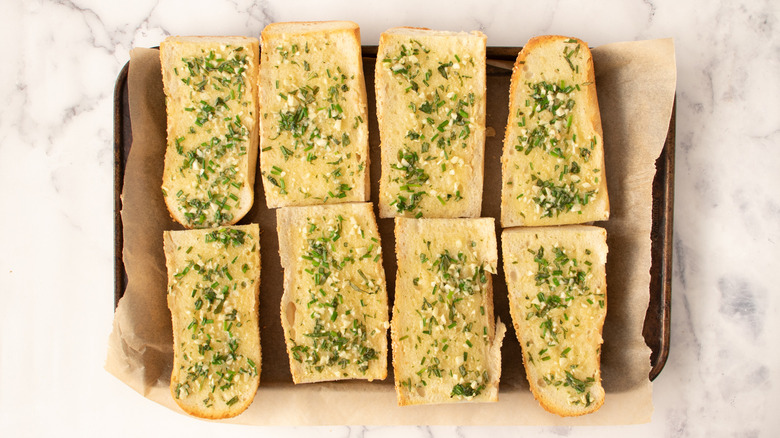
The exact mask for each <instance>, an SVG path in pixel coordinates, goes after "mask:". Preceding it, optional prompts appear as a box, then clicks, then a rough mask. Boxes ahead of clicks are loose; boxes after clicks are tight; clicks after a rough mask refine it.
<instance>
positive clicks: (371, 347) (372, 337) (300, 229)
mask: <svg viewBox="0 0 780 438" xmlns="http://www.w3.org/2000/svg"><path fill="white" fill-rule="evenodd" d="M277 227H278V233H279V253H280V255H281V262H282V267H283V268H284V295H283V296H282V302H281V318H282V326H283V328H284V333H285V340H286V342H287V352H288V355H289V359H290V369H291V372H292V377H293V381H294V382H295V383H305V382H318V381H329V380H341V379H367V380H369V381H370V380H374V379H380V380H381V379H384V378H385V377H386V376H387V329H388V327H389V323H388V304H387V289H386V286H385V274H384V269H383V268H382V246H381V242H380V240H379V231H378V229H377V225H376V220H375V219H374V214H373V208H372V205H371V204H370V203H356V204H332V205H322V206H305V207H284V208H281V209H279V210H277Z"/></svg>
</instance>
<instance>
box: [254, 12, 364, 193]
mask: <svg viewBox="0 0 780 438" xmlns="http://www.w3.org/2000/svg"><path fill="white" fill-rule="evenodd" d="M262 42H263V52H262V60H261V64H260V148H261V152H260V154H261V159H260V168H261V172H262V175H263V187H264V189H265V195H266V201H267V204H268V207H269V208H276V207H283V206H294V205H314V204H325V203H342V202H355V201H367V200H368V198H369V180H368V170H369V169H368V160H369V156H368V116H367V108H366V86H365V80H364V77H363V61H362V57H361V48H360V29H359V28H358V26H357V24H355V23H352V22H346V21H333V22H304V23H273V24H270V25H268V26H266V28H265V29H264V30H263V32H262Z"/></svg>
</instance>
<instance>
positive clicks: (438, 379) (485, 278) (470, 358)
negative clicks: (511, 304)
mask: <svg viewBox="0 0 780 438" xmlns="http://www.w3.org/2000/svg"><path fill="white" fill-rule="evenodd" d="M395 236H396V255H397V257H398V271H397V277H396V291H395V304H394V307H393V320H392V329H391V330H392V340H393V369H394V374H395V386H396V392H397V395H398V404H399V405H401V406H403V405H414V404H433V403H450V402H460V401H474V402H485V401H497V400H498V382H499V379H500V377H501V342H502V339H503V337H504V333H505V327H504V325H503V324H502V323H501V322H500V321H498V322H494V320H493V296H492V280H491V274H492V273H495V272H496V264H497V261H498V254H497V250H496V237H495V226H494V220H493V218H480V219H409V218H396V223H395Z"/></svg>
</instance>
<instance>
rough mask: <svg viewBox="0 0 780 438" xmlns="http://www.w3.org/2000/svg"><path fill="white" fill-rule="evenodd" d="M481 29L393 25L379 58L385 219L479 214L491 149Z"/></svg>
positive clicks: (381, 204) (382, 209)
mask: <svg viewBox="0 0 780 438" xmlns="http://www.w3.org/2000/svg"><path fill="white" fill-rule="evenodd" d="M485 44H486V37H485V35H484V34H482V33H480V32H476V31H475V32H471V33H465V32H461V33H456V32H440V31H432V30H427V29H415V28H406V27H399V28H392V29H389V30H387V31H386V32H384V33H382V35H381V37H380V40H379V49H378V54H377V63H376V81H375V85H376V102H377V118H378V120H379V133H380V137H381V157H382V177H381V180H380V195H379V214H380V216H381V217H394V216H406V217H417V218H419V217H477V216H479V214H480V210H481V207H482V180H483V166H484V148H485V94H486V93H485Z"/></svg>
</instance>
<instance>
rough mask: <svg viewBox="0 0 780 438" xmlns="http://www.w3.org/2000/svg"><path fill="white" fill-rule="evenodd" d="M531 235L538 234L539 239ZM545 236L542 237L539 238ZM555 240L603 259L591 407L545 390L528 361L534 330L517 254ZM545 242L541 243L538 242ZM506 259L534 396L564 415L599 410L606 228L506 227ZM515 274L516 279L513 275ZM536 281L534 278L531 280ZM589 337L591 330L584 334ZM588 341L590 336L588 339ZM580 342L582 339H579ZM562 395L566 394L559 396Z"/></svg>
mask: <svg viewBox="0 0 780 438" xmlns="http://www.w3.org/2000/svg"><path fill="white" fill-rule="evenodd" d="M531 236H537V237H536V238H534V237H531ZM538 236H542V237H538ZM551 239H552V240H554V241H556V242H560V247H561V248H564V249H571V248H576V247H579V246H585V245H587V247H588V248H592V251H593V254H594V257H595V258H596V259H599V260H602V266H601V267H600V270H599V272H600V276H601V277H600V278H598V279H597V280H596V284H599V285H600V287H602V288H603V290H602V292H603V296H600V297H599V299H600V300H603V309H602V310H603V312H599V313H597V316H598V318H597V319H596V320H595V321H594V322H593V323H592V324H593V325H594V326H596V327H597V328H598V336H597V337H596V342H597V344H598V345H591V346H590V347H592V349H593V351H594V353H593V354H594V356H593V357H591V358H588V360H593V361H595V363H596V368H595V374H594V380H595V383H594V384H593V386H592V387H591V392H592V393H593V394H594V397H595V398H594V400H593V401H592V403H591V404H590V405H589V406H585V407H582V406H580V405H572V404H567V403H566V402H565V401H562V400H560V399H558V398H557V397H558V396H560V395H559V394H551V393H550V392H549V391H548V392H545V391H544V390H543V386H542V382H540V380H542V378H541V377H539V378H535V376H537V375H538V372H537V371H536V370H535V368H533V365H532V364H530V363H529V359H528V357H529V353H531V354H533V351H528V349H527V348H526V346H525V344H524V342H527V341H528V340H530V339H531V338H532V335H531V331H530V329H529V327H526V326H524V325H527V324H528V323H527V322H526V321H527V318H526V314H525V313H524V311H523V309H525V308H526V306H527V303H528V302H527V301H521V298H522V297H521V287H522V286H521V282H522V281H523V280H522V279H521V278H520V276H521V275H522V273H520V274H518V271H522V270H524V269H525V266H524V265H522V262H519V263H520V265H519V266H520V267H519V268H518V267H517V266H518V265H517V263H518V260H517V258H516V256H515V255H517V254H524V253H526V252H527V251H528V250H532V251H535V250H536V245H543V242H548V243H549V242H550V241H551ZM539 242H542V243H539ZM501 243H502V252H503V261H504V274H505V275H506V282H507V286H508V290H509V311H510V315H511V316H512V322H513V326H514V328H515V333H516V334H517V339H518V341H520V344H521V348H522V350H523V355H522V357H523V359H522V361H523V367H524V368H525V372H526V376H527V378H528V383H529V386H530V389H531V392H532V393H533V395H534V398H535V399H536V401H537V402H538V403H539V405H540V406H542V408H544V409H545V410H546V411H548V412H551V413H554V414H556V415H559V416H562V417H570V416H580V415H586V414H590V413H593V412H596V411H597V410H598V409H599V408H601V406H602V405H603V404H604V400H605V393H604V389H603V387H602V386H601V367H600V366H599V364H600V361H601V357H600V356H601V348H600V347H601V343H602V342H603V339H602V338H601V335H602V333H603V326H604V320H605V318H606V313H607V284H606V277H605V272H604V269H603V262H604V261H606V255H607V246H606V230H604V229H603V228H599V227H594V226H589V225H567V226H563V227H523V228H511V229H505V230H504V231H503V233H502V236H501ZM513 277H516V278H513ZM530 281H533V280H530ZM588 327H590V326H588ZM573 334H574V335H582V334H583V333H582V332H581V331H580V332H575V331H573ZM585 335H586V337H587V335H588V333H585ZM586 340H587V339H586ZM580 342H581V341H580ZM552 359H553V361H555V360H557V359H556V357H554V356H553V357H552ZM560 397H563V396H560Z"/></svg>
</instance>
